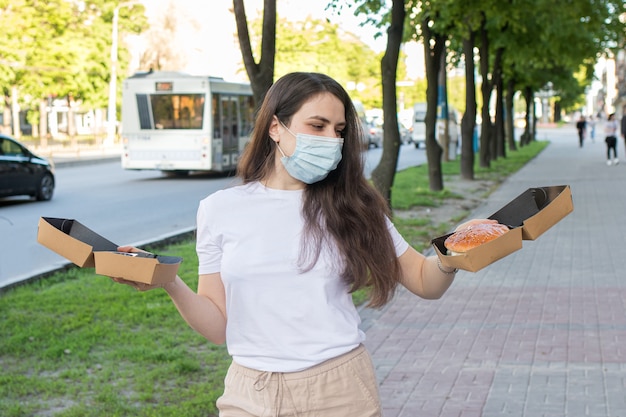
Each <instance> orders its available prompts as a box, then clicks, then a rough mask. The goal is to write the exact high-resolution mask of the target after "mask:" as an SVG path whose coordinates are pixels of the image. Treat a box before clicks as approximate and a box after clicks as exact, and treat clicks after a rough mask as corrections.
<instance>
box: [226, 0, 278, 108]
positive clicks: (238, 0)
mask: <svg viewBox="0 0 626 417" xmlns="http://www.w3.org/2000/svg"><path fill="white" fill-rule="evenodd" d="M233 10H234V12H235V22H236V24H237V37H238V39H239V47H240V49H241V57H242V59H243V63H244V66H245V67H246V73H247V74H248V78H249V79H250V86H251V88H252V94H253V95H254V100H255V102H256V103H257V104H256V105H257V106H260V105H261V103H262V102H263V98H264V97H265V93H266V92H267V90H268V89H269V88H270V87H271V86H272V84H273V83H274V61H275V57H276V0H264V1H263V35H262V40H261V59H260V61H259V63H258V64H257V63H256V61H255V60H254V56H253V54H252V46H251V44H250V33H249V31H248V19H247V17H246V9H245V6H244V4H243V0H233Z"/></svg>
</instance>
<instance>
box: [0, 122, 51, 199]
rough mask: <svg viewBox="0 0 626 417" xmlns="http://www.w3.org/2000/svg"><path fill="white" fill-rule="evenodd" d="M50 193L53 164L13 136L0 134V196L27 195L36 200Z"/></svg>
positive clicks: (49, 195)
mask: <svg viewBox="0 0 626 417" xmlns="http://www.w3.org/2000/svg"><path fill="white" fill-rule="evenodd" d="M53 193H54V166H53V165H52V163H50V162H49V161H48V160H46V159H45V158H42V157H40V156H37V155H35V154H34V153H32V152H31V151H29V150H28V149H27V148H26V147H25V146H24V145H22V144H20V143H19V142H17V141H16V140H15V139H13V138H11V137H9V136H6V135H2V134H0V197H8V196H13V195H29V196H31V197H35V199H37V200H39V201H45V200H50V199H51V198H52V194H53Z"/></svg>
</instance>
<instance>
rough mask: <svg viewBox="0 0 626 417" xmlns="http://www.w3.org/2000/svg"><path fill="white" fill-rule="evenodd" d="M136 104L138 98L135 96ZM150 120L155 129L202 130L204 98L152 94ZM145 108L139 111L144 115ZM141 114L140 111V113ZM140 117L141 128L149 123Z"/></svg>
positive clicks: (199, 96)
mask: <svg viewBox="0 0 626 417" xmlns="http://www.w3.org/2000/svg"><path fill="white" fill-rule="evenodd" d="M137 103H138V104H139V103H140V97H139V95H138V96H137ZM150 105H151V106H152V120H153V121H154V128H155V129H202V115H203V114H204V97H203V96H202V95H201V94H171V95H170V94H152V95H150ZM145 107H147V106H141V107H140V109H141V110H143V113H146V111H149V110H145ZM140 113H141V111H140ZM146 116H147V115H144V116H143V117H141V128H142V129H145V128H146V127H144V126H145V125H146V124H147V123H144V121H146V122H147V121H149V120H150V119H149V117H146Z"/></svg>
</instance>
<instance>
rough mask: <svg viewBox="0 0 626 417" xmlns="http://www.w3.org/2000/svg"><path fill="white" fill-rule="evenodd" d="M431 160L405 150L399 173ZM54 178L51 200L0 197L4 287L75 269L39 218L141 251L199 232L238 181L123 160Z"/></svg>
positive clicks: (74, 167)
mask: <svg viewBox="0 0 626 417" xmlns="http://www.w3.org/2000/svg"><path fill="white" fill-rule="evenodd" d="M381 155H382V149H370V150H369V151H367V154H366V167H365V174H366V175H367V176H369V175H370V173H371V171H372V170H373V169H374V168H375V167H376V165H377V164H378V161H379V160H380V157H381ZM425 158H426V155H425V152H424V150H423V149H415V148H414V147H413V146H410V145H403V146H402V148H401V152H400V158H399V161H398V169H399V170H401V169H405V168H407V167H410V166H415V165H419V164H422V163H424V161H425ZM56 180H57V187H56V190H55V195H54V197H53V199H52V200H51V201H48V202H35V201H32V200H29V199H27V198H23V197H11V198H4V199H0V288H3V287H7V286H10V285H13V284H15V283H19V282H22V281H25V280H28V279H31V278H33V277H37V276H40V275H42V274H45V273H48V272H50V271H53V270H56V269H59V268H62V267H64V266H66V265H67V264H68V263H69V262H68V261H67V260H66V259H65V258H63V257H61V256H60V255H57V254H56V253H54V252H52V251H51V250H49V249H48V248H46V247H43V246H42V245H40V244H38V243H37V224H38V221H39V218H40V217H59V218H68V219H76V220H78V221H79V222H81V223H82V224H83V225H85V226H87V227H89V228H91V229H92V230H94V231H96V232H97V233H99V234H101V235H102V236H104V237H105V238H107V239H109V240H110V241H113V242H114V243H117V244H119V245H127V244H128V245H134V246H139V247H141V246H145V245H147V244H148V243H151V242H155V241H159V240H162V239H165V238H168V237H171V236H176V235H178V234H181V233H186V232H190V231H192V230H194V228H195V222H196V217H195V216H196V210H197V207H198V203H199V202H200V200H202V199H203V198H204V197H206V196H207V195H209V194H211V193H213V192H215V191H217V190H219V189H222V188H225V187H228V186H230V185H233V184H234V183H235V182H236V180H235V179H234V178H232V177H231V178H229V177H224V176H216V175H204V174H203V175H191V176H189V177H183V178H175V177H167V176H164V175H162V174H161V173H160V172H159V171H125V170H123V169H122V168H121V167H120V164H119V162H118V161H109V162H99V163H95V162H91V163H81V164H67V165H66V164H61V163H57V170H56Z"/></svg>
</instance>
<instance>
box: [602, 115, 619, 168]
mask: <svg viewBox="0 0 626 417" xmlns="http://www.w3.org/2000/svg"><path fill="white" fill-rule="evenodd" d="M604 136H605V139H604V141H605V142H606V164H607V165H611V164H615V165H617V164H619V159H618V158H617V121H616V120H615V113H612V114H610V115H609V118H608V119H607V121H606V123H605V124H604ZM611 151H613V161H611Z"/></svg>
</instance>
